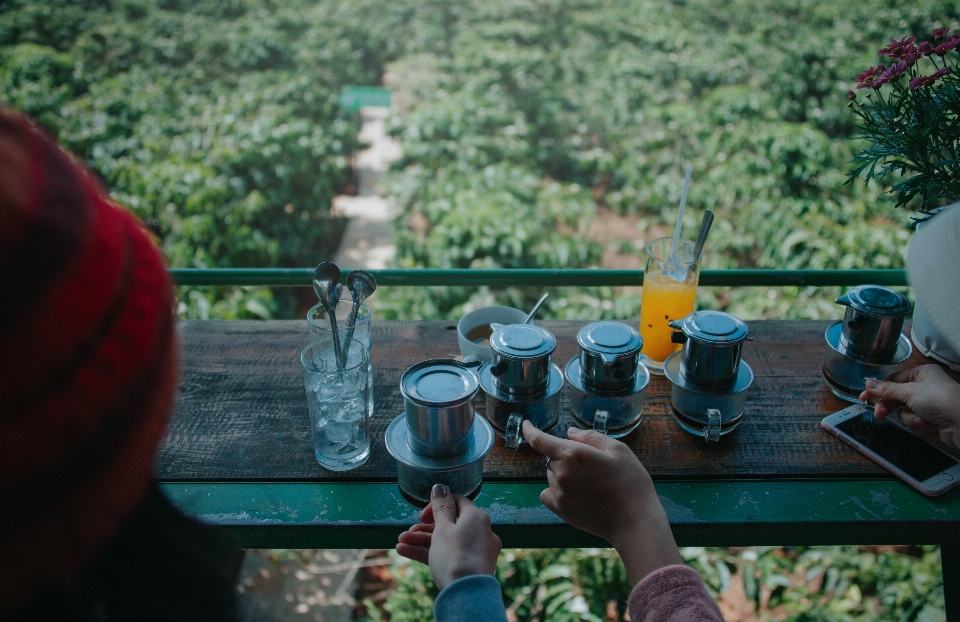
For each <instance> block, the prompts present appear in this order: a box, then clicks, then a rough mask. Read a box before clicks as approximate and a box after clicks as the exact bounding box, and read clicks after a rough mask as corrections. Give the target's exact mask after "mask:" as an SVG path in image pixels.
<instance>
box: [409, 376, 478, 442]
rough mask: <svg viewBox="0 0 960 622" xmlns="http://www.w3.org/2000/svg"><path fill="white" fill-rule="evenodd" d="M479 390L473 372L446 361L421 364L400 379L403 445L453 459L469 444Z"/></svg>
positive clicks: (471, 439) (471, 440) (476, 378)
mask: <svg viewBox="0 0 960 622" xmlns="http://www.w3.org/2000/svg"><path fill="white" fill-rule="evenodd" d="M479 389H480V379H479V378H478V377H477V374H476V372H475V371H474V370H473V369H471V368H469V367H466V366H464V365H463V364H461V363H459V362H457V361H454V360H450V359H431V360H427V361H421V362H419V363H417V364H416V365H413V366H412V367H410V368H408V369H407V370H406V371H405V372H403V375H402V376H401V377H400V393H401V394H402V395H403V403H404V414H405V416H406V421H407V427H408V428H409V431H410V434H409V435H408V436H407V444H409V445H410V448H411V449H413V450H414V451H415V452H417V453H418V454H421V455H424V456H429V457H432V458H442V457H449V456H456V455H458V454H461V453H463V452H464V451H466V450H467V449H469V447H470V445H471V444H472V442H473V438H472V437H471V435H470V430H471V428H472V426H473V418H474V407H473V398H474V397H475V396H476V395H477V391H479Z"/></svg>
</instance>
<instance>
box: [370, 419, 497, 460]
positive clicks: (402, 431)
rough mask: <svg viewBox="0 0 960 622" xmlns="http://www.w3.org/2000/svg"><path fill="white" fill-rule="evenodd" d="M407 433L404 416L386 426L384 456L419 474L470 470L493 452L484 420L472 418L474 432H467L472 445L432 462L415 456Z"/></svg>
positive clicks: (492, 436)
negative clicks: (454, 454)
mask: <svg viewBox="0 0 960 622" xmlns="http://www.w3.org/2000/svg"><path fill="white" fill-rule="evenodd" d="M409 432H410V430H409V428H408V427H407V423H406V415H405V414H401V415H400V416H399V417H397V418H396V419H394V420H393V421H391V422H390V425H389V426H387V432H386V434H384V438H383V441H384V443H385V444H386V446H387V452H389V453H390V455H391V456H393V458H394V460H396V461H397V462H399V463H401V464H403V465H404V466H407V467H410V468H413V469H420V470H422V471H451V470H453V469H459V468H461V467H465V466H469V465H471V464H473V463H474V462H476V461H478V460H482V459H483V458H484V456H486V455H487V454H488V453H490V450H491V449H493V439H494V435H493V427H492V426H491V425H490V424H489V423H488V422H487V420H486V419H484V418H483V417H477V416H474V418H473V428H472V429H471V431H470V434H471V436H472V437H473V444H472V445H470V447H469V448H467V450H466V451H464V452H463V453H462V454H457V455H456V456H449V457H446V458H431V457H430V456H424V455H423V454H418V453H417V452H415V451H414V450H413V449H411V448H410V442H409V436H408V435H409Z"/></svg>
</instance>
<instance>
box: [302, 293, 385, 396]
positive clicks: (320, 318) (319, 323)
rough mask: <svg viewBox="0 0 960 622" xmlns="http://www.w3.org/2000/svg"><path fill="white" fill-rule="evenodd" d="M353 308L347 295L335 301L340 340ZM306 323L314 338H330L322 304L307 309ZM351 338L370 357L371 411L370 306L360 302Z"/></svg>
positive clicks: (345, 335)
mask: <svg viewBox="0 0 960 622" xmlns="http://www.w3.org/2000/svg"><path fill="white" fill-rule="evenodd" d="M351 310H353V300H349V297H347V298H344V299H341V300H340V302H338V303H337V332H338V333H340V340H341V342H342V341H343V339H345V338H346V337H347V333H348V332H349V329H348V328H347V319H348V318H349V317H350V311H351ZM307 323H308V324H310V327H311V328H312V329H313V330H314V331H315V332H314V339H323V338H327V339H329V338H330V335H331V333H332V331H331V330H330V318H329V317H327V310H326V309H325V308H323V306H322V305H319V304H316V305H314V306H312V307H311V308H310V310H309V311H307ZM352 338H353V339H356V340H357V341H359V342H360V343H362V344H363V347H365V348H366V349H367V357H368V358H369V359H370V361H369V365H368V366H367V374H368V375H369V382H370V386H369V388H368V392H367V399H368V400H369V401H370V410H371V412H372V411H373V355H372V354H371V352H372V350H371V342H370V308H369V307H368V306H367V305H365V304H363V303H361V304H360V308H359V310H357V321H356V328H354V330H353V337H352Z"/></svg>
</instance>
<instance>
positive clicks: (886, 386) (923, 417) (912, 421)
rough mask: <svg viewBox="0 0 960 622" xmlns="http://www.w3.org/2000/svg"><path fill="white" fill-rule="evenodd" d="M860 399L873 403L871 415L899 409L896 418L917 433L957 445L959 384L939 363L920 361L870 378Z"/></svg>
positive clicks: (959, 436)
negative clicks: (926, 363) (913, 365)
mask: <svg viewBox="0 0 960 622" xmlns="http://www.w3.org/2000/svg"><path fill="white" fill-rule="evenodd" d="M860 400H861V401H863V402H867V403H873V404H875V405H874V411H873V413H874V416H875V417H876V418H877V419H885V418H886V417H887V416H888V415H889V414H890V413H891V412H893V411H894V410H896V409H898V408H899V409H900V413H899V414H900V421H902V422H903V424H904V425H906V426H909V427H911V428H913V429H914V430H915V431H916V432H917V434H919V435H921V436H936V435H937V434H938V433H939V436H940V440H941V441H943V442H944V443H945V444H946V445H949V446H951V447H960V384H958V383H957V382H956V381H955V380H953V379H952V378H951V377H950V376H948V375H947V373H946V372H945V371H943V369H942V368H941V367H940V366H939V365H921V366H920V367H913V368H911V369H907V370H904V371H900V372H897V373H895V374H891V375H889V376H887V378H886V379H885V380H883V381H879V380H875V379H870V380H867V382H866V389H865V390H864V391H863V392H862V393H861V394H860Z"/></svg>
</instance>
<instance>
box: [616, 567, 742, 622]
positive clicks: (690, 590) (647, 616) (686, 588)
mask: <svg viewBox="0 0 960 622" xmlns="http://www.w3.org/2000/svg"><path fill="white" fill-rule="evenodd" d="M628 606H629V609H630V621H631V622H723V616H722V615H720V609H718V608H717V604H716V603H714V602H713V600H712V599H711V598H710V595H709V594H707V590H706V588H705V587H703V581H701V580H700V575H699V574H697V571H696V570H694V569H693V568H690V567H688V566H667V567H665V568H660V569H659V570H656V571H654V572H651V573H650V574H649V575H647V576H646V577H644V578H643V580H642V581H640V583H638V584H637V586H636V587H635V588H633V592H631V593H630V600H629V603H628Z"/></svg>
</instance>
